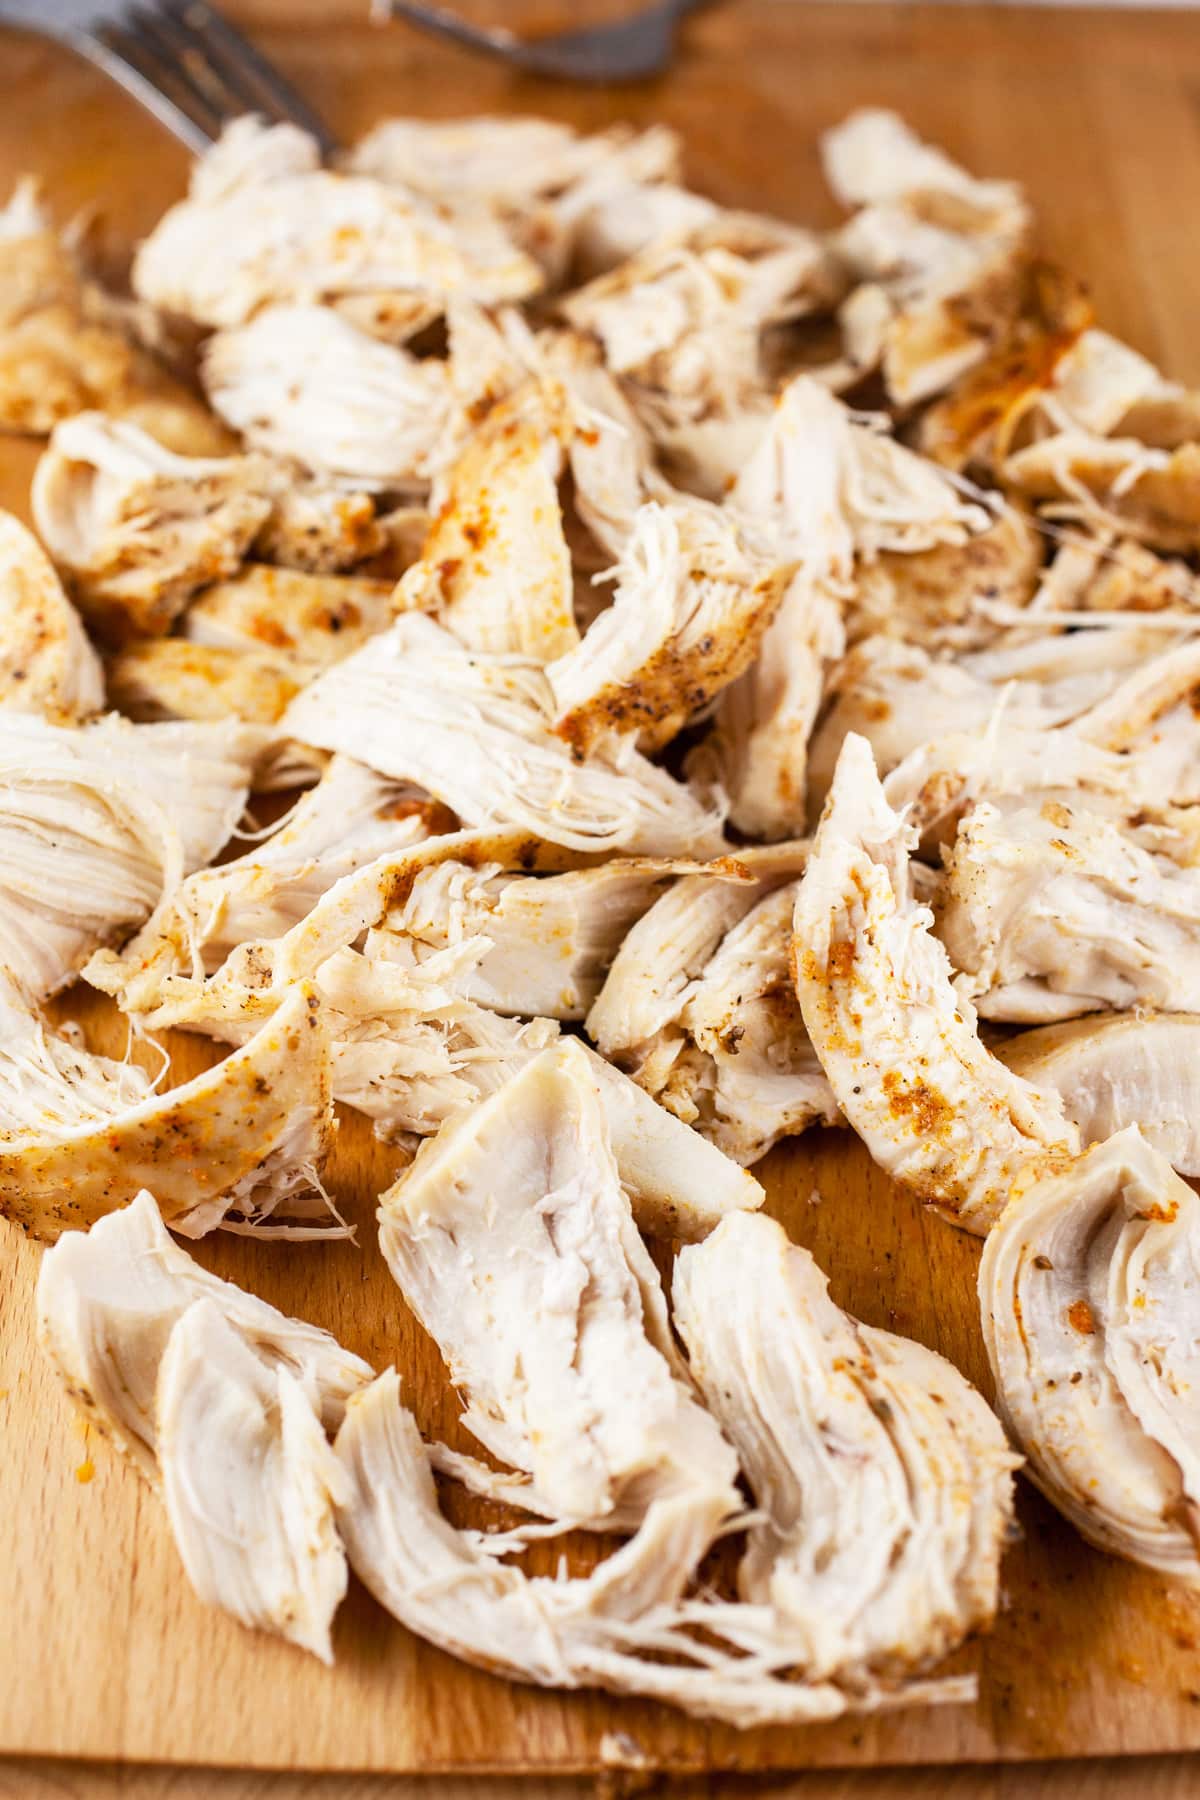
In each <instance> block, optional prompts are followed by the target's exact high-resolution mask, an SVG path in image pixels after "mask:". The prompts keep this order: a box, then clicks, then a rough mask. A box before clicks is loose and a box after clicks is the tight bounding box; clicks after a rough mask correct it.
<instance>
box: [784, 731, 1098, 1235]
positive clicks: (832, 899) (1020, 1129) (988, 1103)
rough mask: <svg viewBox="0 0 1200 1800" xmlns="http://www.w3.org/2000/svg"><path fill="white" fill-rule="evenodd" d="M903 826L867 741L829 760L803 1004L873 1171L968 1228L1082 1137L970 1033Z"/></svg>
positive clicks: (805, 920) (811, 867)
mask: <svg viewBox="0 0 1200 1800" xmlns="http://www.w3.org/2000/svg"><path fill="white" fill-rule="evenodd" d="M909 846H910V833H909V831H908V829H907V827H906V826H905V824H904V821H903V819H902V818H900V817H899V816H898V815H897V814H896V813H894V812H893V811H892V810H891V808H890V807H889V806H888V804H887V801H886V800H885V798H884V794H883V790H882V788H881V787H880V785H879V781H878V777H877V775H876V773H875V769H874V766H873V763H872V760H871V752H870V747H869V746H868V745H867V744H866V743H865V742H864V740H863V739H862V738H859V737H856V736H854V735H853V734H852V735H851V736H850V737H848V738H847V739H846V742H845V744H844V745H843V748H842V753H841V757H840V758H839V761H838V767H837V773H836V775H835V777H834V781H833V786H832V788H831V790H830V795H829V800H828V802H827V805H826V809H825V813H824V815H823V817H822V820H821V824H820V827H819V829H818V831H817V836H816V839H815V842H814V845H813V851H812V855H811V857H810V859H809V863H808V869H807V872H806V874H805V878H804V881H803V882H802V883H801V886H800V893H799V897H798V899H797V902H796V914H795V942H794V946H793V956H794V966H795V975H796V988H797V992H798V994H799V997H800V1008H801V1011H802V1013H803V1015H804V1023H805V1025H806V1026H807V1028H808V1032H809V1036H810V1037H811V1039H812V1043H813V1047H814V1048H815V1050H816V1053H817V1056H818V1057H819V1059H820V1062H821V1067H822V1068H823V1069H824V1071H825V1074H826V1075H827V1077H828V1078H829V1084H830V1086H831V1088H832V1089H833V1092H834V1096H835V1097H836V1100H837V1103H838V1105H839V1106H840V1107H841V1110H842V1112H843V1113H844V1115H845V1117H846V1118H847V1120H848V1121H849V1123H850V1124H851V1125H853V1127H854V1129H855V1130H856V1131H857V1132H858V1134H859V1136H860V1137H861V1138H862V1140H863V1142H864V1143H865V1144H866V1146H867V1148H868V1149H869V1150H870V1152H871V1154H872V1156H873V1157H874V1158H875V1160H876V1162H878V1163H879V1165H880V1167H881V1168H884V1169H886V1170H887V1172H888V1174H889V1175H891V1176H892V1178H893V1179H894V1180H896V1181H898V1182H900V1183H901V1184H902V1185H903V1186H905V1187H907V1188H909V1189H911V1191H912V1192H914V1193H915V1194H916V1195H917V1196H918V1197H919V1198H920V1199H922V1200H924V1201H926V1202H927V1203H928V1204H930V1205H933V1206H936V1207H938V1208H939V1210H940V1211H942V1212H943V1213H945V1215H946V1216H947V1217H948V1218H949V1219H951V1220H952V1221H953V1222H954V1223H956V1224H959V1225H962V1226H964V1227H965V1228H966V1229H967V1230H969V1231H986V1230H987V1229H988V1227H989V1226H990V1225H991V1224H992V1223H993V1222H994V1220H995V1219H996V1218H997V1216H998V1215H999V1213H1000V1211H1001V1209H1002V1208H1003V1207H1004V1205H1005V1203H1006V1202H1007V1201H1008V1199H1009V1197H1010V1195H1011V1194H1013V1193H1014V1192H1015V1191H1020V1190H1021V1189H1023V1188H1024V1187H1025V1186H1026V1185H1028V1183H1029V1182H1030V1181H1031V1180H1034V1179H1036V1178H1037V1177H1038V1176H1039V1175H1041V1174H1043V1173H1044V1172H1045V1171H1046V1170H1047V1169H1048V1168H1052V1167H1054V1166H1055V1165H1056V1164H1057V1163H1061V1161H1062V1160H1063V1158H1064V1157H1065V1156H1070V1155H1071V1154H1073V1153H1074V1152H1075V1151H1076V1150H1078V1148H1079V1136H1078V1132H1077V1131H1076V1130H1075V1127H1074V1126H1073V1125H1071V1124H1070V1123H1069V1122H1068V1121H1067V1119H1066V1117H1065V1116H1064V1113H1063V1109H1062V1105H1061V1102H1060V1101H1059V1099H1058V1096H1057V1095H1055V1094H1053V1093H1052V1092H1051V1091H1049V1090H1045V1091H1043V1090H1041V1089H1039V1088H1036V1087H1034V1086H1033V1085H1032V1084H1031V1083H1029V1082H1026V1081H1023V1080H1022V1079H1021V1078H1020V1077H1019V1076H1016V1075H1013V1074H1011V1073H1010V1072H1009V1070H1008V1069H1006V1068H1005V1067H1004V1065H1003V1064H1002V1063H1000V1062H998V1061H997V1060H996V1058H995V1057H994V1056H992V1055H990V1054H989V1052H988V1051H987V1049H986V1048H985V1047H984V1045H983V1044H982V1043H981V1042H980V1040H979V1036H978V1032H977V1030H976V1025H975V1017H974V1012H973V1010H972V1008H971V1006H970V1003H969V1002H968V1001H966V1000H965V999H964V998H962V997H961V996H959V995H958V994H956V992H955V989H954V986H953V984H952V980H951V968H950V963H949V960H948V958H947V956H946V952H945V949H944V948H943V946H942V945H941V944H940V943H939V942H938V940H937V939H936V938H935V937H934V936H933V933H932V930H931V926H932V923H933V919H932V915H931V914H930V912H929V910H928V908H927V907H924V906H920V905H918V904H917V903H916V901H915V900H914V898H913V896H912V894H911V893H910V891H909V872H908V852H909Z"/></svg>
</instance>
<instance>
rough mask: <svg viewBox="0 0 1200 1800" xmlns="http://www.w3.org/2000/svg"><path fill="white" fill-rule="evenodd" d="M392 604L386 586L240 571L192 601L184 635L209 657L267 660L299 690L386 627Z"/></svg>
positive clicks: (260, 569)
mask: <svg viewBox="0 0 1200 1800" xmlns="http://www.w3.org/2000/svg"><path fill="white" fill-rule="evenodd" d="M391 596H392V587H391V583H390V582H387V581H371V580H367V579H365V578H363V577H362V576H354V575H312V574H307V573H303V572H301V571H300V570H296V569H273V568H268V567H266V566H265V565H264V564H262V563H247V564H245V565H244V566H243V567H242V568H241V569H240V570H239V571H238V573H237V574H236V575H234V576H233V577H232V579H231V580H229V581H218V582H215V583H214V584H213V586H212V587H208V588H205V589H204V590H203V592H202V593H200V594H199V595H198V596H197V597H196V599H195V600H193V602H192V604H191V605H190V606H189V607H188V609H187V612H186V614H185V615H184V619H183V626H182V629H183V635H184V637H185V638H187V639H188V640H189V642H191V643H193V644H204V645H210V646H211V647H212V648H213V649H219V650H236V651H240V652H245V651H253V652H258V653H260V654H265V655H268V656H270V657H271V658H272V660H274V661H276V662H278V663H281V664H283V666H284V667H285V668H288V669H289V670H292V671H294V672H295V679H296V682H297V685H299V686H302V685H303V683H304V682H305V681H307V680H308V679H309V677H310V675H314V674H316V673H317V671H318V670H319V669H327V668H329V667H330V665H331V664H332V663H335V662H341V660H342V658H343V657H345V656H349V655H350V653H351V651H353V650H357V649H359V648H360V647H361V646H362V645H363V644H365V643H366V641H367V639H368V638H369V637H374V636H375V634H376V632H379V631H384V630H385V629H386V628H387V626H389V625H390V624H391V622H392V618H393V616H394V614H393V609H392V598H391Z"/></svg>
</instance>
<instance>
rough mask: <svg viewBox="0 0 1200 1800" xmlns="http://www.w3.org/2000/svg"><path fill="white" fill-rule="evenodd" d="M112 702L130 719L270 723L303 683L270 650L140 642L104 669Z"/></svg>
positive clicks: (119, 653)
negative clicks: (234, 720)
mask: <svg viewBox="0 0 1200 1800" xmlns="http://www.w3.org/2000/svg"><path fill="white" fill-rule="evenodd" d="M104 682H105V686H106V688H107V691H108V703H109V705H110V706H112V707H116V708H118V709H119V710H120V711H121V712H123V713H124V714H125V716H126V718H128V719H136V720H139V721H141V722H143V723H145V722H149V721H152V720H155V719H229V718H233V719H245V720H246V721H247V722H248V723H249V724H254V725H270V724H273V723H274V721H275V720H276V719H278V718H279V716H280V714H281V713H282V712H283V710H284V708H285V707H286V706H287V704H288V701H289V700H291V699H292V698H293V696H294V695H295V693H296V692H297V689H298V686H299V683H297V682H296V681H294V680H293V679H292V677H291V675H290V674H289V673H288V671H287V670H286V669H285V668H282V667H281V666H280V664H279V663H278V662H276V660H275V659H274V658H273V657H272V656H270V655H269V654H268V653H267V652H266V651H262V650H230V649H224V648H221V647H219V646H216V645H212V644H191V643H187V642H185V641H184V640H183V639H182V638H136V639H134V640H133V641H132V642H131V643H128V644H126V645H125V646H124V647H123V648H122V649H120V650H116V651H114V652H113V654H112V655H111V656H109V657H108V658H107V660H106V662H105V666H104Z"/></svg>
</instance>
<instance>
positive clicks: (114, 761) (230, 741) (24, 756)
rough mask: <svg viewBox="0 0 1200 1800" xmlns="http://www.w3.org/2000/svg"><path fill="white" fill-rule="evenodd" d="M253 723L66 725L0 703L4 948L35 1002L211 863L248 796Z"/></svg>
mask: <svg viewBox="0 0 1200 1800" xmlns="http://www.w3.org/2000/svg"><path fill="white" fill-rule="evenodd" d="M263 740H264V734H263V733H262V731H261V730H260V729H259V728H258V727H255V726H248V725H242V724H240V723H239V722H237V721H232V720H222V721H221V723H220V724H196V725H193V724H178V725H175V724H171V725H133V724H131V723H130V722H129V721H128V720H125V719H119V718H116V717H110V718H106V719H102V720H99V721H97V722H96V723H95V724H92V725H85V726H81V727H78V728H75V729H70V728H63V727H60V726H56V725H51V724H49V723H47V722H46V721H44V720H41V719H36V718H33V717H30V716H27V715H22V714H19V713H13V712H10V711H9V710H7V709H5V708H0V946H3V948H2V950H0V956H2V957H3V960H4V961H5V962H6V963H7V964H8V966H9V968H10V969H11V970H12V971H13V972H14V973H15V974H16V975H17V976H18V978H19V981H20V984H21V985H22V987H23V988H24V989H25V990H26V992H28V993H29V994H30V995H31V996H32V997H33V998H34V999H41V998H43V997H45V996H46V995H47V994H51V993H54V992H56V991H57V989H59V988H61V987H64V986H65V985H66V984H67V982H69V981H70V980H71V978H72V976H74V975H75V974H76V972H77V971H78V969H79V968H80V966H81V964H82V963H83V962H84V960H85V959H86V957H87V956H88V954H89V953H90V952H91V951H92V950H93V949H95V948H96V946H97V945H99V944H103V943H105V942H107V941H110V940H113V939H115V938H117V937H119V936H120V935H121V934H122V933H123V932H128V931H129V930H131V929H133V928H134V927H135V926H137V925H140V924H141V923H142V922H143V920H145V919H146V918H147V917H148V916H149V915H150V914H151V913H152V912H153V911H154V909H155V907H157V906H158V905H159V904H160V903H162V902H164V900H167V899H169V897H170V895H171V893H172V892H173V890H174V888H175V886H176V885H177V883H178V882H179V881H180V880H181V879H182V878H183V876H184V875H186V874H188V873H189V872H190V871H191V870H193V869H195V868H198V867H199V866H200V865H201V864H204V863H207V862H209V861H211V859H212V858H213V857H214V856H215V855H216V853H217V851H218V850H219V849H220V848H221V846H222V845H223V844H224V843H225V842H226V840H227V839H228V837H229V836H230V834H231V833H232V831H233V829H234V827H235V826H236V824H237V822H238V819H239V818H240V817H241V814H242V810H243V808H244V806H245V803H246V798H247V795H248V793H249V788H250V778H251V773H252V771H253V768H254V765H255V763H256V761H257V760H258V758H259V756H260V755H261V753H262V749H263Z"/></svg>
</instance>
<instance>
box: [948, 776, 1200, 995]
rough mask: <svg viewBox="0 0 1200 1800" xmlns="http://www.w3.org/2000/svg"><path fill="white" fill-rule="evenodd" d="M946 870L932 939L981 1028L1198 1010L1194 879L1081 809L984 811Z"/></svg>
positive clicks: (1044, 806) (981, 806)
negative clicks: (1109, 1013) (989, 1023)
mask: <svg viewBox="0 0 1200 1800" xmlns="http://www.w3.org/2000/svg"><path fill="white" fill-rule="evenodd" d="M945 862H946V875H945V878H944V881H943V883H942V887H941V890H940V893H939V902H938V912H939V932H940V935H941V938H942V941H943V942H944V943H945V945H946V948H947V950H948V951H949V953H950V960H951V961H952V962H953V964H954V966H955V968H956V969H958V971H959V979H958V984H957V985H958V986H959V989H960V991H961V992H962V993H964V994H966V995H968V996H969V997H970V998H971V1000H972V1001H973V1002H974V1003H975V1004H976V1006H977V1008H978V1010H979V1012H980V1013H981V1014H982V1015H983V1016H984V1017H985V1018H988V1019H997V1020H1004V1021H1005V1022H1008V1023H1014V1024H1041V1023H1046V1022H1049V1021H1050V1020H1053V1019H1065V1018H1072V1017H1074V1016H1075V1015H1077V1014H1079V1013H1083V1012H1091V1011H1093V1010H1096V1009H1098V1008H1101V1009H1102V1008H1105V1007H1108V1008H1112V1009H1114V1010H1117V1011H1122V1010H1125V1009H1127V1008H1130V1007H1150V1008H1161V1009H1163V1010H1166V1011H1179V1012H1187V1011H1189V1010H1192V1011H1194V1010H1196V1008H1197V1007H1200V875H1198V874H1197V872H1196V871H1195V870H1193V869H1188V868H1184V869H1181V868H1179V867H1178V866H1177V865H1176V864H1175V863H1173V862H1172V861H1171V860H1170V859H1169V858H1168V857H1165V856H1162V855H1157V854H1155V853H1153V852H1152V851H1149V850H1145V849H1143V848H1142V847H1141V846H1140V845H1139V844H1137V843H1136V842H1134V841H1132V840H1131V839H1130V838H1129V837H1128V836H1127V835H1126V834H1125V833H1124V832H1123V831H1122V830H1121V829H1120V827H1119V826H1118V825H1117V824H1116V823H1114V822H1113V821H1111V820H1109V819H1105V818H1102V817H1099V816H1098V815H1097V814H1095V813H1092V812H1090V811H1089V810H1088V809H1087V807H1086V805H1077V804H1075V803H1073V802H1072V803H1071V804H1068V803H1067V801H1065V800H1061V799H1057V798H1055V799H1046V800H1043V801H1042V802H1041V803H1040V804H1039V803H1038V801H1037V798H1036V796H1033V797H1031V798H1030V799H1029V800H1024V799H1021V798H1017V799H1015V800H1009V801H1006V800H1001V799H996V800H992V801H981V802H979V803H978V804H977V805H976V806H975V807H974V808H973V809H972V810H971V812H970V813H968V815H967V816H966V818H964V819H963V821H962V823H961V824H960V826H959V828H958V835H957V836H956V838H955V840H954V843H953V846H952V847H951V849H950V850H949V851H948V852H946V853H945Z"/></svg>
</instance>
